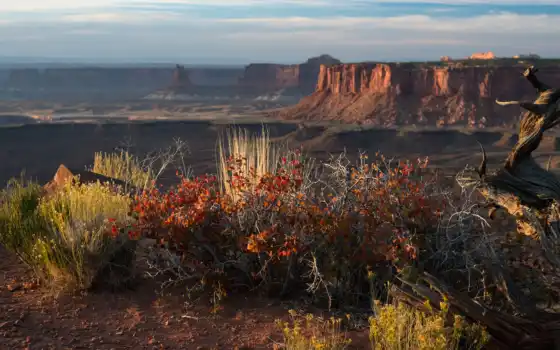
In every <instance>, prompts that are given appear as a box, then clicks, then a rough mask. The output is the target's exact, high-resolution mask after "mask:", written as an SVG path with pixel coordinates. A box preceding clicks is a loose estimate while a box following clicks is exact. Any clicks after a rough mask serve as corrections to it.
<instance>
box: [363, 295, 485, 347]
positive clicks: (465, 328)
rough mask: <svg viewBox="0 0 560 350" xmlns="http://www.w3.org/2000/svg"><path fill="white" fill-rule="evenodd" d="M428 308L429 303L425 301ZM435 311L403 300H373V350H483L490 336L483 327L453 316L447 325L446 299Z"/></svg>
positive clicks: (371, 328)
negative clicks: (394, 302)
mask: <svg viewBox="0 0 560 350" xmlns="http://www.w3.org/2000/svg"><path fill="white" fill-rule="evenodd" d="M425 306H426V307H428V308H429V309H431V308H430V305H429V303H426V304H425ZM440 306H441V310H442V311H440V312H438V313H433V314H426V313H424V312H422V311H419V310H416V309H413V308H411V307H409V306H407V305H405V304H403V303H397V304H385V305H381V304H380V303H379V302H378V301H376V302H375V307H374V309H375V316H372V317H371V318H370V321H369V324H370V331H369V337H370V341H371V348H372V349H374V350H448V349H449V350H450V349H482V348H483V347H484V345H485V344H486V343H487V342H488V340H489V336H488V333H486V331H485V329H483V328H482V327H481V326H479V325H476V324H469V323H467V322H466V321H465V320H464V319H463V318H462V317H460V316H457V315H455V316H453V317H452V318H451V319H452V320H453V322H452V324H451V325H448V324H447V322H446V321H447V320H448V319H449V318H448V308H447V305H446V303H445V302H443V303H442V304H441V305H440Z"/></svg>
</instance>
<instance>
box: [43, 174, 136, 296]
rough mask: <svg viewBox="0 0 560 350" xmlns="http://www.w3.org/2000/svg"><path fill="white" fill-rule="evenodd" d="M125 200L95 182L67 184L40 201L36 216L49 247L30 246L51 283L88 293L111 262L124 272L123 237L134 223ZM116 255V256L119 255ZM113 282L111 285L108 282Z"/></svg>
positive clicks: (125, 249)
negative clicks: (59, 282)
mask: <svg viewBox="0 0 560 350" xmlns="http://www.w3.org/2000/svg"><path fill="white" fill-rule="evenodd" d="M130 204H131V199H130V197H129V196H127V195H125V194H120V193H115V192H114V191H112V190H111V189H110V188H108V187H107V186H105V185H103V184H101V183H99V182H97V183H92V184H83V185H76V184H72V183H70V182H68V183H67V184H66V185H64V187H63V188H61V189H60V190H59V191H57V192H55V193H53V194H52V195H51V196H48V197H45V198H44V199H43V200H42V201H41V203H40V204H39V212H40V214H41V216H42V217H43V218H44V219H45V220H46V223H47V227H48V230H49V235H50V237H51V240H50V242H48V241H45V240H42V239H39V240H37V241H36V251H37V254H38V255H37V258H38V259H40V260H41V261H40V263H41V265H42V266H44V267H45V268H46V271H47V274H48V276H50V277H51V278H52V279H54V280H64V281H65V283H63V284H72V285H75V286H76V287H77V288H80V289H81V288H89V287H91V285H92V283H94V280H95V279H96V278H98V277H101V276H99V273H101V271H102V270H104V269H105V268H106V267H108V266H109V265H111V264H113V263H115V261H114V259H115V258H120V259H121V260H122V259H123V258H125V259H124V260H125V261H120V264H123V265H124V266H121V267H130V266H129V265H130V264H131V263H132V261H126V260H127V259H126V257H128V258H129V259H130V258H132V256H131V252H130V251H128V250H130V249H132V246H133V245H132V244H130V243H131V242H133V241H131V240H130V238H131V237H128V233H129V232H123V230H121V229H119V228H122V227H125V228H128V231H131V228H132V225H133V224H134V221H133V219H132V218H131V217H130V216H129V215H128V212H129V208H130ZM119 255H120V256H119ZM111 282H115V281H111Z"/></svg>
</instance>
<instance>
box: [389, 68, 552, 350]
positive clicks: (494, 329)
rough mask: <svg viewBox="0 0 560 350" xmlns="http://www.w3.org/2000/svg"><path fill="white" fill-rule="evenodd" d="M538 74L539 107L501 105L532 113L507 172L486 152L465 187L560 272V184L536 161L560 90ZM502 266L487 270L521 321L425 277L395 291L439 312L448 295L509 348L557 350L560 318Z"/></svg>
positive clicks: (454, 304) (460, 310)
mask: <svg viewBox="0 0 560 350" xmlns="http://www.w3.org/2000/svg"><path fill="white" fill-rule="evenodd" d="M536 71H537V70H536V69H535V68H534V67H531V68H529V69H527V70H526V71H525V73H524V76H525V77H526V78H527V80H529V82H530V83H531V84H532V85H533V87H535V89H537V92H538V97H537V99H536V100H535V101H534V102H526V101H525V102H523V101H508V102H501V101H497V103H498V104H500V105H519V106H521V107H522V108H525V109H527V112H526V113H525V114H524V116H523V119H522V121H521V123H520V130H519V140H518V142H517V144H516V145H515V146H514V147H513V149H512V150H511V152H510V153H509V155H508V157H507V159H506V161H505V163H504V165H503V167H501V168H500V169H499V170H497V171H494V172H490V173H487V170H486V154H485V152H484V148H482V155H483V157H482V163H481V164H480V166H479V167H478V169H476V170H477V173H478V177H479V179H478V180H475V179H474V178H470V177H469V178H463V179H462V180H461V181H464V180H466V182H465V183H468V184H474V185H475V186H476V187H477V189H478V190H479V192H480V193H481V194H482V195H483V196H484V197H485V198H486V199H487V201H488V204H489V206H490V207H500V208H503V209H504V210H506V211H507V212H508V213H509V214H511V215H512V216H514V217H515V218H516V220H517V223H518V232H519V233H520V234H523V235H526V236H531V237H532V238H534V239H536V240H539V241H540V243H541V245H542V248H543V251H544V252H545V255H546V258H547V260H548V261H549V262H550V263H551V264H552V265H553V266H555V267H559V268H560V259H559V258H558V252H559V249H558V248H559V247H560V237H559V235H560V179H558V177H557V176H555V175H554V174H553V173H551V172H550V171H548V169H543V168H542V167H540V166H539V165H538V164H537V163H536V162H535V160H534V159H533V157H532V152H533V151H534V150H536V149H537V148H538V147H539V145H540V142H541V140H542V138H543V134H544V132H545V131H546V130H548V129H550V128H552V127H554V126H555V125H557V124H560V89H552V88H550V87H549V86H547V85H545V84H543V83H542V82H540V81H539V79H537V77H536V76H535V72H536ZM481 147H482V146H481ZM500 263H501V262H499V261H497V262H486V265H487V270H488V271H490V273H491V274H492V275H493V276H492V277H493V278H494V281H495V283H496V284H497V285H499V286H500V289H501V291H502V293H503V294H504V296H505V297H506V299H507V300H508V301H509V302H510V304H512V305H513V306H514V307H515V308H516V310H517V311H518V312H519V313H520V316H512V315H509V314H506V313H504V312H499V311H496V310H493V309H491V308H490V307H486V306H484V305H482V304H481V303H479V302H476V301H474V300H472V299H471V298H470V297H469V296H467V295H463V294H461V293H459V292H457V291H454V290H451V289H450V288H448V287H447V286H446V285H445V284H444V283H443V282H442V281H439V280H438V279H437V278H435V277H434V276H432V275H429V274H424V276H423V277H422V278H420V279H419V280H418V281H417V282H415V283H411V282H409V281H405V280H400V282H401V283H400V285H395V286H394V287H393V288H392V290H391V293H392V295H393V296H394V297H395V298H398V299H401V300H404V301H405V302H407V303H408V304H410V305H413V306H416V307H419V308H422V307H423V305H422V304H423V302H424V301H425V300H428V301H429V302H430V303H431V304H432V306H433V307H434V308H436V309H437V308H438V307H439V302H440V301H442V295H445V296H446V297H447V299H448V301H449V303H450V306H451V310H452V311H453V312H455V313H458V314H462V315H464V316H465V317H467V318H469V319H470V320H472V321H475V322H479V323H481V324H483V325H485V326H486V327H487V329H488V331H489V333H490V334H491V335H492V336H493V338H494V340H495V341H496V342H497V344H498V345H499V346H500V347H503V348H507V349H512V348H515V349H553V348H555V347H557V346H560V342H559V339H560V315H558V314H551V313H547V312H544V311H538V310H537V308H536V306H535V303H530V302H529V300H527V299H528V298H527V297H526V296H525V295H524V294H523V293H521V292H520V290H519V289H518V288H517V287H516V286H515V284H514V283H513V281H512V279H511V278H509V276H508V275H507V271H506V266H502V265H500Z"/></svg>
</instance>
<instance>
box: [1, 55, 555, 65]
mask: <svg viewBox="0 0 560 350" xmlns="http://www.w3.org/2000/svg"><path fill="white" fill-rule="evenodd" d="M473 53H474V52H473ZM535 54H538V53H535ZM327 55H328V54H327ZM317 56H320V55H317ZM317 56H313V57H317ZM330 56H332V57H334V58H338V57H335V56H333V55H330ZM309 58H311V57H307V58H305V59H302V60H300V61H298V62H292V61H290V62H288V61H273V62H262V61H237V62H236V61H235V60H232V61H233V62H228V61H227V60H225V61H224V59H223V58H220V59H219V61H218V59H216V62H215V63H212V61H214V59H211V58H208V59H200V60H189V61H185V60H181V59H176V60H173V59H167V60H166V59H160V60H157V59H154V60H149V59H146V60H139V59H135V60H134V59H132V60H129V61H127V60H126V59H116V60H115V59H113V60H111V59H109V60H107V59H103V58H96V59H91V58H90V59H88V58H62V57H12V56H0V68H3V67H4V68H5V67H6V66H36V65H38V66H48V65H54V66H57V65H60V66H73V65H77V66H117V67H118V66H139V67H144V66H170V67H174V66H175V65H177V64H179V65H184V66H187V67H224V68H241V67H245V66H247V65H250V64H281V65H294V64H301V63H304V62H305V61H307V59H309ZM440 58H441V57H437V58H436V57H434V58H433V59H400V60H398V59H397V60H375V59H367V60H361V61H348V62H345V61H343V62H342V63H349V64H351V63H367V62H385V63H399V62H411V63H422V62H438V61H440ZM467 58H468V57H451V59H452V60H458V61H460V60H465V59H467ZM496 59H513V57H508V56H500V55H496ZM540 59H542V60H560V55H559V56H555V57H543V56H540ZM222 62H223V63H222Z"/></svg>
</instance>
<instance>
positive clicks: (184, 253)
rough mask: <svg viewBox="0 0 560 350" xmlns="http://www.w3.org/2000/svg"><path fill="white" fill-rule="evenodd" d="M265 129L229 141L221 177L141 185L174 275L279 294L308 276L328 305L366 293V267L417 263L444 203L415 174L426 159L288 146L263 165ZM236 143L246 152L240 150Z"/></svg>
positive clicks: (152, 231) (142, 201)
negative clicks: (319, 154) (167, 186)
mask: <svg viewBox="0 0 560 350" xmlns="http://www.w3.org/2000/svg"><path fill="white" fill-rule="evenodd" d="M237 136H239V135H237ZM237 136H235V135H233V137H234V138H235V137H237ZM267 137H268V136H266V135H264V136H263V137H262V139H259V140H256V141H252V142H248V141H247V142H245V141H240V139H243V138H239V137H237V139H236V140H237V141H231V140H230V148H233V150H231V149H230V154H231V156H228V157H225V156H224V152H222V157H221V160H222V163H221V164H220V169H221V172H222V177H221V181H218V179H217V178H216V177H212V176H203V177H198V178H193V179H190V178H184V177H183V178H181V183H180V184H179V185H178V186H177V187H176V188H174V189H172V190H171V191H161V190H159V189H152V190H150V191H144V192H143V193H142V194H140V195H138V196H137V198H136V200H135V205H134V208H133V211H134V212H136V213H137V215H138V218H139V220H140V224H141V225H142V227H143V229H145V231H146V232H148V234H149V235H151V236H152V237H154V238H157V239H158V240H162V241H163V242H164V243H165V244H166V247H167V249H166V250H164V251H163V254H164V255H165V259H163V260H165V261H164V265H165V266H161V265H160V266H159V268H158V273H165V274H167V273H171V274H172V280H174V281H186V280H188V281H196V280H202V279H206V278H207V277H208V276H209V275H213V276H216V275H221V277H220V278H221V279H225V280H226V281H225V282H226V283H225V284H224V285H225V286H226V287H232V286H234V285H241V284H244V285H246V286H249V287H251V288H255V287H257V286H260V287H266V289H268V290H269V291H276V292H279V293H281V294H284V295H285V294H286V293H288V292H290V291H294V290H298V289H301V288H300V287H301V286H302V285H307V287H308V288H307V291H308V292H309V293H311V294H313V295H315V296H316V297H318V298H321V299H323V300H325V301H327V302H328V304H329V305H332V304H333V302H336V303H360V302H364V301H368V300H369V295H370V293H371V290H370V289H371V287H370V280H369V279H368V273H369V272H370V269H375V270H376V272H378V276H380V277H382V278H381V279H380V281H386V280H388V279H390V278H392V277H393V276H394V274H396V273H399V271H400V270H401V269H403V268H404V267H406V266H408V265H411V264H415V263H416V260H417V259H418V255H419V254H420V251H421V249H422V248H423V244H425V243H424V241H425V237H424V236H425V235H426V234H427V232H430V231H435V230H436V229H437V224H438V222H439V219H440V216H441V213H442V211H443V209H444V207H443V204H444V203H442V201H441V198H440V197H439V196H438V194H437V193H436V192H434V190H433V189H432V188H431V187H430V183H429V182H427V181H425V179H423V178H422V177H421V176H420V175H419V173H418V169H417V168H422V167H425V165H426V161H425V160H418V162H392V161H391V160H389V159H386V158H384V157H382V156H378V157H377V159H375V160H374V161H372V162H370V161H369V160H368V159H367V157H366V156H365V155H362V157H360V160H359V162H358V164H357V165H356V166H355V167H352V166H351V163H350V162H349V161H348V160H347V158H346V157H345V155H341V156H340V157H336V158H332V159H331V160H330V161H329V162H326V163H323V164H315V163H314V162H313V161H310V160H309V159H307V158H305V157H304V156H303V155H302V153H301V151H300V150H293V151H286V152H283V153H281V154H279V157H278V162H276V164H275V166H274V167H272V168H271V165H270V163H267V164H268V165H267V167H268V168H266V167H265V166H264V165H262V164H264V163H266V162H264V161H263V159H269V160H270V159H272V157H271V156H270V155H271V154H274V153H275V152H273V151H270V150H268V151H266V150H263V149H266V147H267V146H266V145H268V144H269V143H270V142H269V140H268V138H267ZM243 142H245V143H243ZM240 144H244V145H252V146H246V147H241V146H239V145H240ZM235 145H238V146H235ZM255 145H261V146H259V147H257V146H255ZM236 147H237V150H241V151H243V152H245V153H244V154H242V155H239V156H238V155H236V154H235V153H233V152H234V151H235V150H236ZM269 147H270V146H269ZM250 152H253V153H254V152H257V153H258V154H261V155H262V156H259V155H255V154H253V153H250ZM257 166H258V167H261V168H259V169H257V168H256V167H257ZM224 183H225V184H226V186H224ZM160 258H161V256H160ZM160 262H162V261H161V260H160ZM153 266H154V267H155V266H156V264H154V265H153ZM382 286H383V283H382V282H381V283H379V287H380V288H382Z"/></svg>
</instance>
